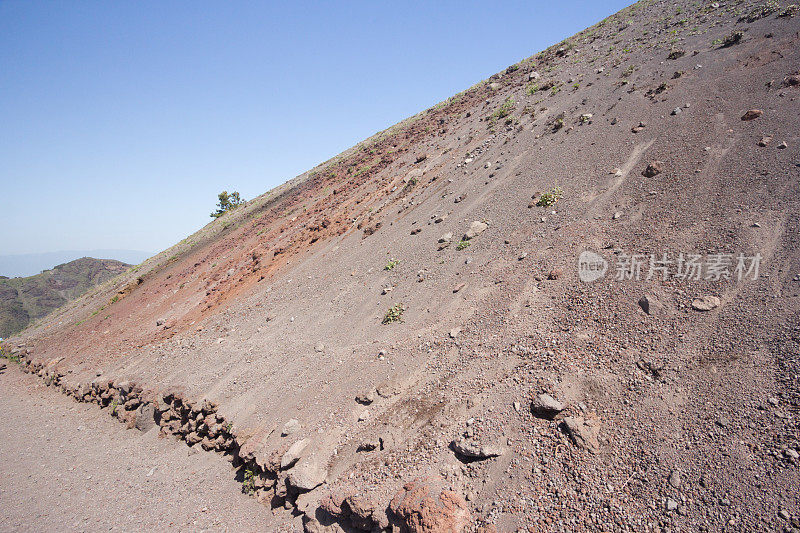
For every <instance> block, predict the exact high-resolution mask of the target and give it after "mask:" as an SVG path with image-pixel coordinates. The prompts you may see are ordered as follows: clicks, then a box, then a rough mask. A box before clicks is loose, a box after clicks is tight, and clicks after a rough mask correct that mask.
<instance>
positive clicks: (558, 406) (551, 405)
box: [531, 394, 564, 419]
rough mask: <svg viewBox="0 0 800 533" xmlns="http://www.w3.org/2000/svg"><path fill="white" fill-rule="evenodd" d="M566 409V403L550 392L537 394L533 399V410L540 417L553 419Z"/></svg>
mask: <svg viewBox="0 0 800 533" xmlns="http://www.w3.org/2000/svg"><path fill="white" fill-rule="evenodd" d="M563 410H564V405H563V404H562V403H561V402H559V401H558V400H556V399H555V398H553V397H552V396H550V395H549V394H537V395H536V396H534V397H533V400H531V412H532V413H533V414H534V415H536V416H538V417H539V418H549V419H552V418H553V417H555V416H556V415H557V414H558V413H560V412H561V411H563Z"/></svg>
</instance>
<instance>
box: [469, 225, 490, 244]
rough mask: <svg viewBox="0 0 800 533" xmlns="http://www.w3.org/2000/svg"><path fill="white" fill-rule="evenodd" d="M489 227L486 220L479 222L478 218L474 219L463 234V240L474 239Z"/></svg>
mask: <svg viewBox="0 0 800 533" xmlns="http://www.w3.org/2000/svg"><path fill="white" fill-rule="evenodd" d="M488 227H489V225H488V224H487V223H486V222H481V221H479V220H476V221H474V222H473V223H472V224H470V225H469V229H468V230H467V232H466V233H465V234H464V240H467V241H468V240H470V239H474V238H475V237H477V236H478V235H480V234H481V233H483V232H484V231H486V229H487V228H488Z"/></svg>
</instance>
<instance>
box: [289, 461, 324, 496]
mask: <svg viewBox="0 0 800 533" xmlns="http://www.w3.org/2000/svg"><path fill="white" fill-rule="evenodd" d="M327 477H328V470H327V469H325V468H324V467H322V466H320V465H319V464H318V463H317V462H316V461H315V460H313V459H308V460H305V461H303V462H301V463H300V464H298V465H297V466H296V467H294V468H292V471H291V472H289V476H288V477H287V478H286V483H287V484H288V485H289V486H290V487H293V488H295V489H297V490H298V491H301V492H307V491H310V490H314V489H315V488H317V487H319V486H320V485H322V484H323V483H324V482H325V479H326V478H327Z"/></svg>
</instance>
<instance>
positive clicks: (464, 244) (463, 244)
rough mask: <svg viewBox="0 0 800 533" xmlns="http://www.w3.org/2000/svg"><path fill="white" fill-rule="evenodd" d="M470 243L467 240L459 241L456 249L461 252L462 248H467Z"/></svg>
mask: <svg viewBox="0 0 800 533" xmlns="http://www.w3.org/2000/svg"><path fill="white" fill-rule="evenodd" d="M469 245H470V242H469V241H465V240H461V241H458V244H457V245H456V250H458V251H459V252H460V251H461V250H466V249H467V248H469Z"/></svg>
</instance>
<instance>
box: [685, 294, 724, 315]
mask: <svg viewBox="0 0 800 533" xmlns="http://www.w3.org/2000/svg"><path fill="white" fill-rule="evenodd" d="M719 304H720V299H719V298H717V297H716V296H709V295H705V296H701V297H700V298H695V299H694V300H692V309H694V310H695V311H711V310H712V309H715V308H717V307H719Z"/></svg>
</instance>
